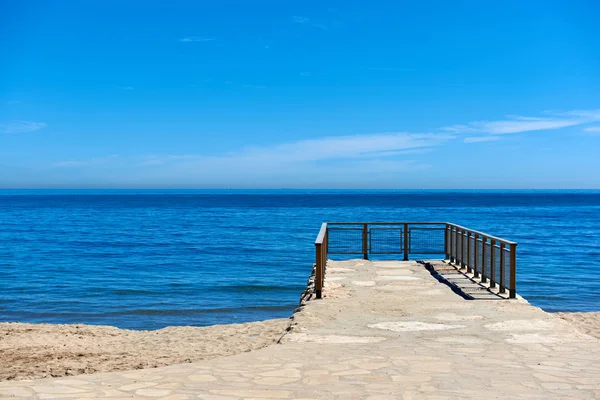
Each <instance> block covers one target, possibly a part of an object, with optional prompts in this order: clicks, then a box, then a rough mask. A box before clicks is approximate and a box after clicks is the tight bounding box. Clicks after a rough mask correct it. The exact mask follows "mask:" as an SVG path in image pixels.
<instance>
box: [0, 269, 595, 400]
mask: <svg viewBox="0 0 600 400" xmlns="http://www.w3.org/2000/svg"><path fill="white" fill-rule="evenodd" d="M437 267H438V270H439V271H440V273H441V274H442V275H444V271H443V270H444V265H442V264H440V263H438V264H437ZM452 278H453V277H450V278H449V279H450V280H452ZM454 278H456V276H454ZM455 283H456V279H455ZM457 285H458V286H460V283H457ZM454 289H455V290H456V288H454ZM10 396H14V397H23V398H61V399H71V398H77V399H83V398H114V399H116V398H132V397H134V398H148V399H150V398H152V399H156V398H163V399H188V398H189V399H192V398H193V399H207V400H216V399H259V398H260V399H265V398H280V399H455V398H473V399H475V398H476V399H494V398H498V399H499V398H513V399H515V398H523V399H548V398H561V399H593V398H600V340H598V339H595V338H592V337H590V336H586V335H584V334H582V333H579V332H578V331H576V330H575V329H574V328H573V327H572V326H570V325H569V324H568V323H566V322H565V321H563V320H561V319H559V318H556V317H554V316H553V315H551V314H548V313H545V312H544V311H542V310H541V309H539V308H536V307H533V306H531V305H529V304H528V303H527V302H526V301H524V300H523V299H520V298H517V299H513V300H507V299H502V300H491V299H490V298H489V297H486V296H483V297H482V298H481V299H480V300H467V299H465V298H464V297H462V296H459V295H458V294H457V293H456V292H455V291H453V289H452V287H450V286H449V285H447V284H445V283H444V282H443V279H442V278H440V275H438V274H437V273H435V272H434V273H432V272H431V271H430V270H428V269H427V268H425V266H424V265H422V264H420V263H417V262H414V261H373V262H371V261H366V260H352V261H339V262H335V261H328V262H327V273H326V275H325V283H324V286H323V299H322V300H310V301H308V302H306V304H305V305H304V306H303V307H301V308H300V309H299V311H298V312H296V313H295V314H294V316H293V318H292V321H291V330H290V331H289V332H288V333H286V334H285V335H284V336H283V338H282V339H281V343H280V344H276V345H272V346H270V347H267V348H264V349H261V350H258V351H254V352H250V353H244V354H239V355H236V356H231V357H223V358H218V359H213V360H208V361H204V362H198V363H193V364H182V365H174V366H170V367H163V368H156V369H151V370H138V371H127V372H113V373H103V374H96V375H81V376H76V377H68V378H58V379H43V380H36V381H20V382H3V383H0V397H10Z"/></svg>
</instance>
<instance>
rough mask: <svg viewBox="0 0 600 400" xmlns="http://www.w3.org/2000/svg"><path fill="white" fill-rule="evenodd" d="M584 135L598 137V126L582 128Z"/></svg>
mask: <svg viewBox="0 0 600 400" xmlns="http://www.w3.org/2000/svg"><path fill="white" fill-rule="evenodd" d="M583 134H584V135H585V136H594V137H600V126H590V127H589V128H584V129H583Z"/></svg>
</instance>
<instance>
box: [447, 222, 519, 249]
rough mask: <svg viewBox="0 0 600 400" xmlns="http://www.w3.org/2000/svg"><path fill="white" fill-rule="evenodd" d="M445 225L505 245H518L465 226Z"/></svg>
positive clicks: (448, 223)
mask: <svg viewBox="0 0 600 400" xmlns="http://www.w3.org/2000/svg"><path fill="white" fill-rule="evenodd" d="M444 223H445V224H446V225H450V226H453V227H455V228H458V229H460V230H464V231H469V232H471V233H473V234H477V235H480V236H485V237H486V238H488V239H492V240H496V241H498V242H502V243H504V244H514V245H516V244H517V242H511V241H510V240H506V239H502V238H499V237H496V236H492V235H490V234H487V233H484V232H480V231H475V230H473V229H469V228H465V227H464V226H460V225H456V224H453V223H450V222H444Z"/></svg>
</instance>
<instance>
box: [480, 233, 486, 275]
mask: <svg viewBox="0 0 600 400" xmlns="http://www.w3.org/2000/svg"><path fill="white" fill-rule="evenodd" d="M486 243H487V238H486V237H485V236H482V237H481V283H486V282H487V277H486V275H485V253H486V251H485V244H486Z"/></svg>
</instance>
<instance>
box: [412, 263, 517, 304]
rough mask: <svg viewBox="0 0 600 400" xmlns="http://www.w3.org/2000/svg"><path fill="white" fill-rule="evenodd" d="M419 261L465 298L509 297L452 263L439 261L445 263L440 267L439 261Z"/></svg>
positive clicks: (441, 281) (498, 298)
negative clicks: (493, 289)
mask: <svg viewBox="0 0 600 400" xmlns="http://www.w3.org/2000/svg"><path fill="white" fill-rule="evenodd" d="M417 263H419V264H421V265H423V267H424V268H425V269H426V270H427V271H429V273H430V274H431V276H432V277H434V278H435V279H437V281H438V282H440V283H443V284H444V285H446V286H448V287H449V288H450V290H452V291H453V292H454V293H455V294H457V295H458V296H460V297H462V298H463V299H465V300H503V299H507V298H508V296H507V295H506V294H504V295H502V294H500V293H497V292H494V291H492V290H491V289H490V288H489V286H486V285H484V284H482V283H481V282H480V281H477V280H475V279H473V277H472V276H469V275H468V274H467V273H466V271H464V270H460V269H459V268H457V267H456V266H453V265H451V264H447V263H445V262H439V264H443V266H442V268H440V265H438V263H434V262H431V261H417ZM444 266H447V268H444ZM448 267H450V268H448Z"/></svg>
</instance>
